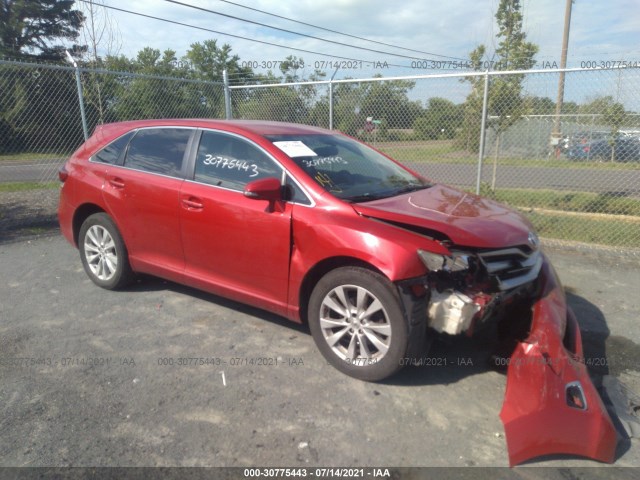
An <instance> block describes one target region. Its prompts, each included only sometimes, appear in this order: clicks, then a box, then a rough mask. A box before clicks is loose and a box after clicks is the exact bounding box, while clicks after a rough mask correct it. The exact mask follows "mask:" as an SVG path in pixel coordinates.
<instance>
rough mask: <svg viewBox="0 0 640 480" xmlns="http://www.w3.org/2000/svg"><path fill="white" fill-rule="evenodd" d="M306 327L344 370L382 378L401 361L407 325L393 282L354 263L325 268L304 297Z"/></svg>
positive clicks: (324, 352) (370, 378) (369, 378)
mask: <svg viewBox="0 0 640 480" xmlns="http://www.w3.org/2000/svg"><path fill="white" fill-rule="evenodd" d="M308 318H309V327H310V329H311V333H312V335H313V338H314V340H315V342H316V345H317V346H318V348H319V350H320V352H321V353H322V355H323V356H324V357H325V358H326V359H327V361H328V362H329V363H331V364H332V365H333V366H334V367H336V368H337V369H338V370H340V371H341V372H343V373H346V374H347V375H350V376H352V377H355V378H358V379H361V380H366V381H378V380H382V379H384V378H386V377H388V376H390V375H392V374H393V373H395V372H396V371H398V370H399V369H400V368H401V367H402V365H403V364H404V363H405V362H403V359H404V356H405V354H406V352H407V346H408V343H409V342H408V328H407V323H406V321H405V319H404V315H403V310H402V307H401V305H400V299H399V298H398V294H397V292H396V289H395V287H394V285H393V284H392V283H391V282H390V281H389V280H387V279H386V278H385V277H383V276H382V275H380V274H378V273H375V272H372V271H370V270H367V269H365V268H360V267H343V268H338V269H336V270H333V271H331V272H329V273H328V274H327V275H325V276H324V277H323V278H322V279H321V280H320V281H319V282H318V284H317V285H316V287H315V288H314V290H313V293H312V294H311V299H310V302H309V312H308Z"/></svg>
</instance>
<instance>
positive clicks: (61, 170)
mask: <svg viewBox="0 0 640 480" xmlns="http://www.w3.org/2000/svg"><path fill="white" fill-rule="evenodd" d="M66 167H67V166H66V164H65V165H62V166H61V167H60V168H59V169H58V178H59V179H60V181H61V182H62V183H64V182H65V181H66V180H67V177H68V176H69V172H68V171H67V168H66Z"/></svg>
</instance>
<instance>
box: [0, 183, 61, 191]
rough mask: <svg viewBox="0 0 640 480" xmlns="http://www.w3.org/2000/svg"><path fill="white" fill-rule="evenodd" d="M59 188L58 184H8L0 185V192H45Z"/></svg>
mask: <svg viewBox="0 0 640 480" xmlns="http://www.w3.org/2000/svg"><path fill="white" fill-rule="evenodd" d="M59 186H60V182H44V183H39V182H8V183H0V192H23V191H25V190H46V189H54V188H58V187H59Z"/></svg>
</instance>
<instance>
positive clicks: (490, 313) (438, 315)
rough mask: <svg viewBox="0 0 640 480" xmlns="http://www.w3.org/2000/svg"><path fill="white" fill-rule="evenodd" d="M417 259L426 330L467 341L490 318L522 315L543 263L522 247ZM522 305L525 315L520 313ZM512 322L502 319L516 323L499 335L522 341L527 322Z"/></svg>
mask: <svg viewBox="0 0 640 480" xmlns="http://www.w3.org/2000/svg"><path fill="white" fill-rule="evenodd" d="M418 256H419V257H420V259H421V260H422V262H423V263H424V265H425V266H426V267H427V269H428V274H427V276H426V279H425V287H426V289H427V291H429V292H430V300H429V305H428V319H429V326H430V327H431V328H433V329H434V330H436V331H438V332H441V333H447V334H450V335H458V334H460V333H467V334H468V335H471V334H472V333H473V332H474V331H475V329H476V328H478V327H480V326H483V325H484V324H485V323H486V321H487V320H488V319H489V318H494V319H501V318H506V317H513V316H514V315H513V312H515V311H516V310H517V311H518V312H521V311H523V310H524V311H525V312H526V311H527V310H528V308H529V307H530V305H531V303H532V299H533V298H534V297H535V295H536V289H537V284H536V282H535V280H536V279H537V277H538V274H539V273H540V268H541V266H542V262H543V257H542V254H541V253H540V252H539V251H537V250H531V249H530V248H529V247H526V246H523V247H513V248H508V249H501V250H483V251H475V252H471V251H456V250H452V252H451V255H449V256H445V255H438V254H434V253H431V252H428V251H424V250H419V251H418ZM522 305H525V308H524V309H521V308H519V307H520V306H522ZM510 313H511V314H510ZM524 315H525V316H527V313H525V314H524ZM517 317H518V318H517V321H516V320H513V319H511V320H509V319H507V322H512V323H514V324H515V323H517V324H518V328H517V329H514V328H512V327H510V326H507V328H506V329H505V328H504V327H502V330H512V332H511V333H510V334H513V332H514V331H515V330H517V331H518V332H519V333H518V335H520V336H521V335H522V330H523V328H524V329H525V330H526V327H527V325H528V322H527V321H526V319H524V320H523V318H522V315H520V314H519V315H517ZM523 325H524V327H523Z"/></svg>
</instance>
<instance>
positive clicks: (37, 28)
mask: <svg viewBox="0 0 640 480" xmlns="http://www.w3.org/2000/svg"><path fill="white" fill-rule="evenodd" d="M73 6H74V2H73V0H0V57H7V58H14V59H33V58H37V59H38V60H48V61H56V60H58V61H59V60H62V59H63V58H64V56H65V53H64V50H65V46H64V45H63V44H61V43H57V42H59V41H67V42H73V41H74V40H76V39H77V38H78V35H79V34H80V27H81V26H82V22H83V21H84V16H83V15H82V12H80V11H78V10H73ZM68 48H70V49H71V50H75V51H77V52H80V51H83V50H85V49H86V47H84V46H79V45H73V46H72V47H68Z"/></svg>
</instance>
